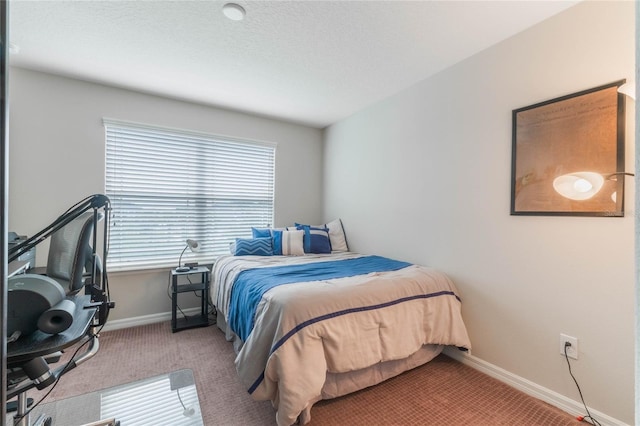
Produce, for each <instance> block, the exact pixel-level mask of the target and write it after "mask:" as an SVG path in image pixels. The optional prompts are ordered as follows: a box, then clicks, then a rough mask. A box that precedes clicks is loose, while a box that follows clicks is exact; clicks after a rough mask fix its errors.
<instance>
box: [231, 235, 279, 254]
mask: <svg viewBox="0 0 640 426" xmlns="http://www.w3.org/2000/svg"><path fill="white" fill-rule="evenodd" d="M235 250H236V251H235V253H234V254H235V255H236V256H272V255H273V247H272V245H271V237H268V238H236V249H235Z"/></svg>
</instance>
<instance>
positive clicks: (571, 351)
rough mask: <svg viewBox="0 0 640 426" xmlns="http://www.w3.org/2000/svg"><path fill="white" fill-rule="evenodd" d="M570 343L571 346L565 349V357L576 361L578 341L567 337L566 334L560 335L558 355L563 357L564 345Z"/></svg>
mask: <svg viewBox="0 0 640 426" xmlns="http://www.w3.org/2000/svg"><path fill="white" fill-rule="evenodd" d="M567 342H568V343H571V346H569V347H568V348H567V356H568V357H569V358H573V359H578V339H577V338H576V337H571V336H567V335H566V334H560V354H561V355H562V356H564V345H565V343H567Z"/></svg>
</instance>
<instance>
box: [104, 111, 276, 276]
mask: <svg viewBox="0 0 640 426" xmlns="http://www.w3.org/2000/svg"><path fill="white" fill-rule="evenodd" d="M104 126H105V130H106V151H107V152H106V194H107V196H108V197H109V198H110V200H111V205H112V209H113V210H112V214H111V226H110V240H109V256H108V257H107V262H108V266H109V269H110V270H131V269H146V268H153V267H167V266H169V267H173V266H177V263H178V257H179V256H180V252H181V251H182V249H183V248H184V247H185V246H186V239H187V238H192V239H195V240H197V241H198V242H199V244H200V251H199V252H197V253H191V252H190V251H189V250H188V249H187V251H186V252H185V254H184V256H183V263H184V262H185V261H198V262H201V263H203V262H212V261H213V259H214V258H215V256H216V255H219V254H222V253H229V243H230V242H231V241H234V239H235V238H236V237H250V236H251V227H252V226H255V227H266V226H269V225H271V224H273V207H274V175H275V172H274V166H275V144H267V143H258V142H252V141H241V140H235V139H231V138H226V137H218V136H213V135H206V134H199V133H195V132H187V131H181V130H173V129H163V128H156V127H149V126H144V125H138V124H131V123H123V122H117V121H113V120H107V119H105V120H104Z"/></svg>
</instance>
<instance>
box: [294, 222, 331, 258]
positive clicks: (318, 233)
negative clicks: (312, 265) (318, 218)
mask: <svg viewBox="0 0 640 426" xmlns="http://www.w3.org/2000/svg"><path fill="white" fill-rule="evenodd" d="M297 228H298V229H302V230H303V231H304V252H305V253H317V254H321V253H331V243H330V242H329V229H327V228H315V227H313V226H309V225H298V226H297Z"/></svg>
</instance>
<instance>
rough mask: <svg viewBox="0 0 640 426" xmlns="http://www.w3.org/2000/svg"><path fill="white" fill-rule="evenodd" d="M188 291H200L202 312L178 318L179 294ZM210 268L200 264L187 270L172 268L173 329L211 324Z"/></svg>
mask: <svg viewBox="0 0 640 426" xmlns="http://www.w3.org/2000/svg"><path fill="white" fill-rule="evenodd" d="M188 291H200V292H201V301H200V314H199V315H188V316H187V317H186V318H177V315H176V310H177V308H178V294H180V293H185V292H188ZM208 307H209V268H207V267H205V266H198V267H196V268H193V269H190V270H188V271H186V272H176V270H175V269H172V270H171V331H172V332H174V333H175V332H176V331H180V330H184V329H187V328H194V327H206V326H208V325H209V315H208Z"/></svg>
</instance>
